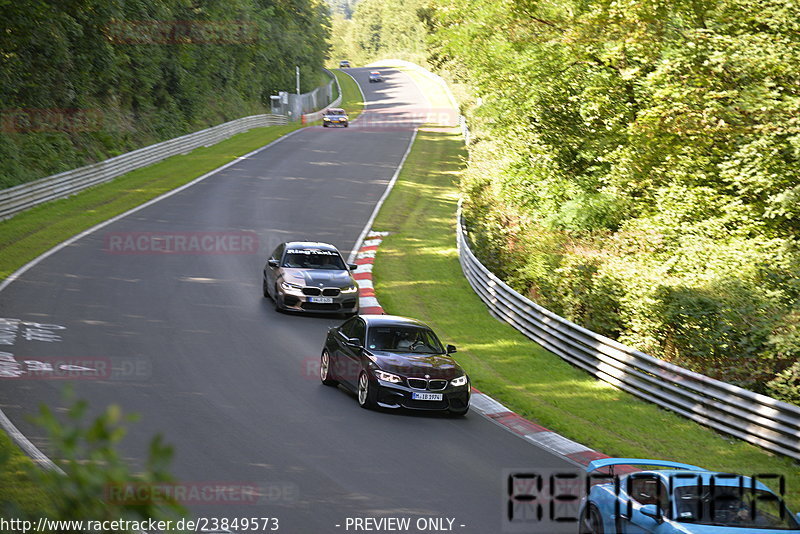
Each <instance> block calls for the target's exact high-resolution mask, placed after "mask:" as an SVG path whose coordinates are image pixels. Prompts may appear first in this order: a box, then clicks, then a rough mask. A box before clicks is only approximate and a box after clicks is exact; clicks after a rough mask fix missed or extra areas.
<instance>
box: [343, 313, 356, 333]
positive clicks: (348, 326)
mask: <svg viewBox="0 0 800 534" xmlns="http://www.w3.org/2000/svg"><path fill="white" fill-rule="evenodd" d="M356 321H357V318H356V317H353V318H352V319H348V320H347V321H345V322H344V324H343V325H342V326H340V327H339V331H340V332H341V333H342V334H343V335H344V336H345V337H353V327H354V326H355V324H356Z"/></svg>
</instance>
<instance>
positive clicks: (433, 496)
mask: <svg viewBox="0 0 800 534" xmlns="http://www.w3.org/2000/svg"><path fill="white" fill-rule="evenodd" d="M349 72H350V73H351V74H352V75H353V76H354V77H355V78H356V80H357V81H358V82H359V84H360V85H361V87H362V88H363V91H364V93H365V95H366V98H367V100H368V103H369V108H368V111H367V113H366V114H365V115H364V116H363V118H362V119H361V120H360V121H359V122H361V126H359V122H356V123H355V124H353V125H352V126H351V127H350V128H347V129H327V128H322V127H310V128H306V129H304V130H302V131H299V132H298V133H296V134H294V135H292V136H291V137H289V138H287V139H285V140H282V141H280V142H279V143H276V144H275V145H273V146H271V147H269V148H267V149H265V150H262V151H261V152H259V153H257V154H255V155H253V156H251V157H249V158H247V159H242V160H240V161H239V162H237V163H236V164H234V165H232V166H230V167H228V168H226V169H224V170H223V171H221V172H219V173H217V174H215V175H213V176H211V177H209V178H208V179H206V180H204V181H202V182H199V183H197V184H196V185H194V186H192V187H190V188H187V189H185V190H183V191H181V192H179V193H177V194H175V195H173V196H170V197H168V198H166V199H164V200H161V201H159V202H157V203H155V204H153V205H150V206H148V207H146V208H144V209H142V210H140V211H137V212H135V213H133V214H131V215H129V216H127V217H124V218H122V219H120V220H118V221H116V222H114V223H112V224H110V225H108V226H106V227H105V228H102V229H100V230H99V231H97V232H95V233H92V234H90V235H88V236H85V237H83V238H81V239H79V240H77V241H76V242H74V243H73V244H71V245H69V246H67V247H65V248H64V249H62V250H60V251H59V252H57V253H56V254H53V255H51V256H49V257H48V258H46V259H44V260H43V261H41V262H39V263H38V264H37V265H35V266H34V267H33V268H31V269H30V270H28V271H27V272H25V273H24V274H23V275H22V276H21V277H20V278H19V279H18V280H16V281H14V282H13V283H12V284H10V285H9V286H8V287H7V288H6V289H5V290H3V291H2V293H0V318H4V319H6V322H5V326H4V327H3V328H5V330H3V329H0V342H3V341H5V342H6V344H5V345H2V346H0V351H3V352H4V353H5V354H6V356H5V357H4V358H5V361H4V362H0V372H2V371H3V370H5V372H6V374H10V375H14V374H15V371H14V370H15V369H16V370H17V373H16V374H19V373H25V372H26V370H28V371H29V370H30V366H31V365H34V366H35V365H41V364H28V363H25V362H26V361H28V362H36V361H42V362H52V361H53V360H52V359H58V358H60V359H62V361H67V360H68V361H69V362H70V363H73V364H79V363H80V362H84V363H86V362H88V363H87V365H86V367H89V368H91V367H92V365H94V366H95V368H97V367H102V365H103V364H106V363H107V364H108V365H109V366H110V368H111V367H113V368H114V369H115V370H114V372H113V373H108V372H106V373H105V374H104V373H101V376H100V377H99V378H97V377H95V378H93V379H89V378H85V377H86V376H87V375H89V374H91V373H88V372H87V373H84V374H81V373H82V372H81V371H75V374H76V375H77V376H78V379H74V380H69V382H71V383H72V384H73V385H74V388H75V391H76V392H77V393H78V394H79V396H81V397H83V398H86V399H88V400H89V401H90V404H91V406H92V407H93V408H94V409H100V408H102V407H105V406H106V405H108V404H111V403H116V404H119V405H121V406H122V407H123V409H124V410H125V411H132V412H138V413H139V414H141V415H142V420H141V422H139V423H136V424H135V425H133V427H132V428H131V432H130V434H129V437H128V438H126V440H125V442H124V453H125V456H126V457H127V458H130V460H131V462H132V463H133V464H134V465H138V464H140V462H141V460H142V458H143V457H144V455H145V451H146V445H147V442H148V441H149V439H150V438H151V437H152V436H153V435H154V434H156V433H161V434H162V435H163V436H164V438H165V440H166V441H167V442H169V443H171V444H172V445H174V447H175V449H176V454H175V459H174V461H173V464H172V472H173V473H174V474H175V475H176V477H177V478H179V479H180V480H181V481H183V483H185V484H195V483H196V484H206V483H214V482H218V483H226V484H240V485H243V486H246V485H253V486H255V487H257V488H259V490H260V491H261V493H262V495H261V496H260V498H259V499H258V500H257V502H249V501H248V502H241V501H236V500H226V499H225V498H224V497H220V498H217V499H216V500H215V501H214V502H206V501H202V500H199V501H189V502H187V506H188V507H189V508H190V509H191V510H192V512H193V513H194V514H195V515H197V516H204V517H218V518H221V517H227V518H234V517H277V518H279V520H280V530H279V532H284V533H300V534H303V533H328V532H330V533H337V532H353V531H355V530H354V529H353V528H350V527H348V525H352V521H351V522H350V523H348V518H354V517H372V518H378V517H390V516H391V517H405V518H411V519H412V523H411V525H412V528H410V530H408V531H411V532H417V531H422V530H418V529H417V530H415V528H414V526H415V524H416V523H415V522H414V521H416V519H418V518H452V519H454V523H453V526H452V530H453V531H457V532H463V533H475V534H491V533H499V532H502V531H503V530H502V516H503V513H504V510H505V508H504V506H505V503H506V500H505V499H506V493H505V492H506V485H505V479H504V470H506V469H515V468H526V469H534V470H536V469H545V468H552V469H568V468H571V465H570V464H568V463H567V462H566V461H564V460H562V459H560V458H559V457H557V456H555V455H552V454H550V453H548V452H547V451H544V450H541V449H538V448H536V447H534V446H532V445H531V444H530V443H528V442H526V441H525V440H522V439H520V438H519V437H517V436H515V435H513V434H511V433H510V432H508V431H506V430H504V429H502V428H500V427H498V426H497V425H496V424H494V423H493V422H491V421H490V420H488V419H486V418H484V417H481V416H480V415H478V414H477V413H473V414H470V415H468V416H467V417H466V418H463V419H450V418H446V417H439V416H430V415H416V414H405V413H394V412H390V413H387V412H375V411H366V410H362V409H360V408H359V407H358V405H357V404H356V401H355V399H354V398H353V397H352V396H351V395H349V394H347V393H345V392H344V391H343V390H340V389H334V388H328V387H324V386H322V385H321V384H320V383H319V380H318V378H317V375H316V362H317V359H318V356H319V352H320V349H321V346H322V342H323V339H324V336H325V332H326V329H327V328H328V327H329V326H331V325H335V324H338V323H340V322H341V319H340V318H336V317H305V316H294V315H286V314H280V313H276V312H275V311H274V309H273V308H272V306H271V301H269V300H268V299H264V298H263V297H262V296H261V279H260V276H261V269H262V267H263V264H264V261H265V258H266V256H267V255H268V254H269V252H271V250H272V248H273V247H274V246H275V245H276V244H277V243H279V242H281V241H284V240H287V239H318V240H321V241H328V242H331V243H333V244H335V245H337V246H338V247H339V248H340V250H342V252H343V253H344V254H345V256H346V255H347V254H348V253H349V252H350V251H351V250H352V249H353V247H354V246H355V245H356V243H355V241H356V239H357V237H358V235H359V234H360V232H361V230H362V228H363V227H364V225H365V223H366V222H367V220H368V219H369V216H370V214H371V212H372V210H373V207H374V205H375V203H376V201H377V200H378V199H379V198H380V196H381V194H382V193H383V191H384V190H385V188H386V185H387V183H388V181H389V179H390V178H391V176H392V174H393V173H394V171H395V169H396V167H397V165H398V164H399V162H400V160H401V158H402V156H403V154H404V152H405V151H406V148H407V146H408V143H409V140H410V138H411V135H412V130H411V128H408V127H391V125H390V124H387V123H386V122H384V121H383V120H382V121H375V120H374V118H375V115H374V114H376V113H381V116H382V117H383V119H385V118H386V116H387V115H391V114H392V113H402V112H403V111H411V112H412V113H413V112H415V111H417V110H420V109H424V108H425V107H426V106H427V104H426V100H425V99H424V97H423V95H421V94H420V93H419V91H418V90H417V88H416V87H415V86H414V85H413V83H412V82H411V80H410V79H409V78H408V77H407V76H406V75H404V74H403V73H402V72H399V71H392V70H384V71H383V72H384V74H385V75H386V82H385V83H380V84H369V83H367V72H368V70H367V69H350V70H349ZM370 114H372V115H370ZM153 234H161V235H162V237H163V236H164V235H171V236H173V238H175V236H182V239H189V240H190V239H192V238H193V237H194V238H203V237H207V236H211V237H212V238H213V240H214V241H213V242H211V241H208V243H211V245H210V247H211V248H205V249H203V250H202V251H200V252H202V253H197V252H198V251H193V253H185V251H184V252H178V253H171V254H163V253H153V250H150V249H148V248H147V246H148V245H142V246H138V245H136V246H135V247H134V249H132V250H131V249H121V248H115V249H114V250H109V248H110V247H112V244H114V243H119V242H120V241H116V242H115V241H112V240H113V239H117V240H119V239H128V241H126V242H127V243H131V241H130V238H135V239H134V241H133V242H134V243H139V242H137V241H136V239H138V238H140V237H141V236H148V238H149V237H151V236H152V235H153ZM235 236H239V239H240V238H241V236H245V238H247V236H250V237H252V236H256V240H257V242H258V249H257V250H252V249H248V248H246V247H244V249H239V248H237V247H238V246H239V244H240V243H238V242H237V241H236V239H237V238H236V237H235ZM226 239H227V241H226ZM141 243H147V240H145V241H143V242H141ZM141 243H139V244H141ZM237 243H238V244H237ZM151 245H152V244H151ZM137 247H138V248H137ZM112 248H113V247H112ZM0 326H2V325H0ZM56 326H58V327H63V328H57V327H56ZM444 341H445V342H453V343H456V344H457V343H458V340H444ZM8 355H11V356H8ZM80 377H84V378H80ZM64 383H65V380H51V379H48V375H47V372H42V373H40V375H39V376H38V377H31V376H30V374H29V373H28V374H22V375H20V376H19V377H17V378H6V379H3V380H2V381H0V407H2V409H3V411H4V412H5V413H6V415H8V417H9V418H10V419H11V420H12V421H13V423H14V424H15V425H16V426H17V427H18V428H19V429H20V430H21V431H22V432H23V433H24V434H25V435H26V436H28V437H29V438H30V439H31V441H33V442H34V443H35V444H36V445H37V446H38V447H39V448H41V449H42V450H43V451H45V452H46V453H47V452H48V444H47V443H46V441H45V440H44V438H43V436H42V435H41V431H40V430H39V429H37V428H35V427H33V426H32V425H31V424H30V423H29V422H28V420H27V416H28V414H31V413H34V412H35V411H36V409H37V407H38V405H39V404H40V403H45V404H47V405H49V406H52V407H54V408H60V407H62V405H63V401H62V399H61V394H60V391H61V389H62V386H63V385H64ZM448 524H449V523H446V522H445V523H443V524H442V525H443V526H446V525H448ZM373 525H374V524H373ZM462 525H463V526H462ZM428 526H429V527H431V528H430V529H428V530H425V531H431V530H432V529H433V526H436V523H430V524H428ZM384 531H386V532H388V531H390V530H386V529H384V530H373V532H384ZM525 531H526V532H534V531H537V529H536V528H535V526H530V525H529V526H528V527H527V530H525ZM539 531H542V532H545V531H548V530H539Z"/></svg>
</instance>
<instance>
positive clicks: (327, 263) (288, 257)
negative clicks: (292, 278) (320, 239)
mask: <svg viewBox="0 0 800 534" xmlns="http://www.w3.org/2000/svg"><path fill="white" fill-rule="evenodd" d="M281 267H287V268H291V269H327V270H334V271H343V270H345V269H346V267H345V265H344V261H343V260H342V257H341V256H340V255H339V253H338V252H336V251H334V250H321V249H300V248H289V249H287V250H286V253H285V254H284V255H283V263H281Z"/></svg>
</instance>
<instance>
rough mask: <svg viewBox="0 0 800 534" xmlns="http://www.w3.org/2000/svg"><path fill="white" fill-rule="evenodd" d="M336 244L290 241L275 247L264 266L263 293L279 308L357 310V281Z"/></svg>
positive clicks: (346, 312) (354, 266)
mask: <svg viewBox="0 0 800 534" xmlns="http://www.w3.org/2000/svg"><path fill="white" fill-rule="evenodd" d="M356 268H357V265H356V264H347V263H345V261H344V259H343V258H342V255H341V254H340V253H339V251H338V250H337V249H336V247H334V246H333V245H329V244H327V243H317V242H310V241H287V242H285V243H281V244H280V245H278V246H277V248H276V249H275V250H274V251H273V253H272V255H271V256H270V257H269V259H268V260H267V264H266V265H265V266H264V283H263V290H264V296H265V297H269V298H271V299H272V300H273V301H274V302H275V309H276V310H279V311H298V312H314V313H339V314H345V315H354V314H356V313H358V284H357V283H356V281H355V279H353V276H352V274H350V271H352V270H354V269H356Z"/></svg>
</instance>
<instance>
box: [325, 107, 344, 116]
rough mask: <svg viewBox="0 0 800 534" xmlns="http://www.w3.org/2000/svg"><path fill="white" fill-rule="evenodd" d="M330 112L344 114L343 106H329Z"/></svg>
mask: <svg viewBox="0 0 800 534" xmlns="http://www.w3.org/2000/svg"><path fill="white" fill-rule="evenodd" d="M328 113H336V114H337V115H343V114H344V110H343V109H342V108H328Z"/></svg>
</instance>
